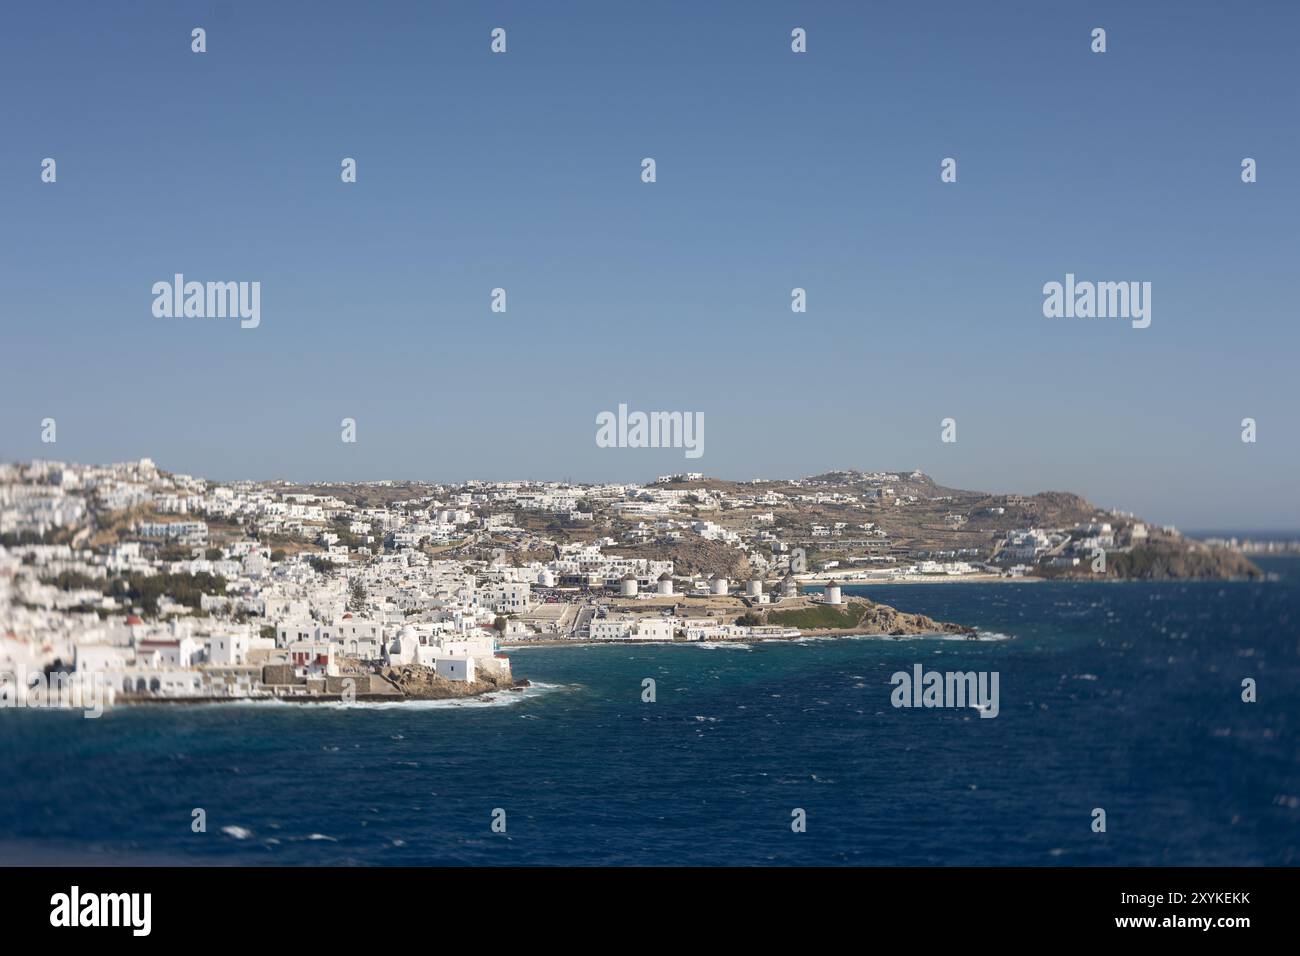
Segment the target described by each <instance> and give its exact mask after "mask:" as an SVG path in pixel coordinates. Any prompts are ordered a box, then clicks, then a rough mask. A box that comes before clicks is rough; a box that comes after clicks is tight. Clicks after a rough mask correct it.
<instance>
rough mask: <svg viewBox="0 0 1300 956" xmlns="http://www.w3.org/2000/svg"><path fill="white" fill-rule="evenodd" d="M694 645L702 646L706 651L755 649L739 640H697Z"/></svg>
mask: <svg viewBox="0 0 1300 956" xmlns="http://www.w3.org/2000/svg"><path fill="white" fill-rule="evenodd" d="M694 646H695V647H702V648H704V649H705V650H706V651H721V650H736V651H752V650H753V649H754V648H753V647H751V646H750V645H749V644H742V643H740V642H739V641H695V642H694Z"/></svg>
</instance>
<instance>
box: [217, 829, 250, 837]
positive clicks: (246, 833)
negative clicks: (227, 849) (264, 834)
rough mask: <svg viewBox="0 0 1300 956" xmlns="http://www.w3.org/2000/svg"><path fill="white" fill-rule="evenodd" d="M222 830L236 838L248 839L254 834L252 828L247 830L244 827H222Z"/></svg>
mask: <svg viewBox="0 0 1300 956" xmlns="http://www.w3.org/2000/svg"><path fill="white" fill-rule="evenodd" d="M221 832H222V833H224V834H225V835H226V836H228V837H233V838H234V839H236V840H247V839H248V838H249V837H251V836H252V835H253V831H252V830H246V829H244V828H243V827H222V828H221Z"/></svg>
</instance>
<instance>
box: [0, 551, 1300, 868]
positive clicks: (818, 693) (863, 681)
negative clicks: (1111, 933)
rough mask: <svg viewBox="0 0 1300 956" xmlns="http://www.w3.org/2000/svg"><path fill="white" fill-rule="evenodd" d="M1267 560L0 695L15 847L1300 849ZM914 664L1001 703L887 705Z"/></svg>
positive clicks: (1282, 659) (3, 769)
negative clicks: (576, 637)
mask: <svg viewBox="0 0 1300 956" xmlns="http://www.w3.org/2000/svg"><path fill="white" fill-rule="evenodd" d="M1260 564H1261V566H1264V567H1265V569H1266V570H1268V571H1269V572H1271V573H1272V574H1273V575H1275V578H1274V579H1273V580H1269V581H1264V582H1260V583H1244V582H1243V583H1152V584H1144V583H1005V584H1002V583H998V584H987V583H980V584H960V583H952V584H921V585H895V586H887V587H868V588H854V589H850V591H851V592H857V593H861V594H865V595H867V596H869V597H870V598H872V599H873V600H877V601H883V602H885V603H888V604H893V605H894V606H896V607H899V608H901V609H905V610H908V611H916V612H921V613H925V614H929V615H931V616H933V617H936V618H939V619H942V620H953V621H959V622H962V623H966V624H971V625H974V626H976V627H978V628H979V629H980V631H981V634H982V637H983V639H982V640H979V641H963V640H953V639H940V638H917V639H907V640H890V639H879V638H858V639H844V638H837V639H826V640H811V639H810V640H804V641H799V642H771V643H756V644H753V645H748V646H745V647H711V646H694V645H674V646H600V647H564V648H533V649H525V650H517V651H515V652H514V653H513V661H514V667H515V671H516V673H517V674H518V675H519V676H523V677H528V678H530V679H531V680H533V681H534V682H535V683H536V685H537V686H536V687H534V688H533V689H530V690H529V691H527V692H526V693H524V694H522V695H521V694H510V695H503V696H502V698H500V699H499V700H497V701H495V702H476V703H469V704H466V703H449V702H438V703H433V704H398V705H374V706H370V705H358V706H354V707H351V708H346V709H345V708H341V707H338V706H331V705H305V706H304V705H291V704H255V705H209V706H197V707H148V708H135V709H130V708H120V709H118V710H116V711H114V712H110V713H108V714H106V715H105V716H104V717H102V718H100V719H98V720H86V719H83V718H82V717H81V716H80V714H79V713H58V712H34V711H3V712H0V862H3V863H91V864H94V863H102V864H112V863H143V864H148V863H158V864H168V863H194V864H361V865H419V864H452V865H456V864H524V865H529V864H637V865H664V864H831V865H837V864H848V865H885V866H897V865H916V864H939V865H944V864H962V865H972V864H973V865H984V864H990V865H991V864H1010V865H1020V864H1026V865H1102V864H1113V865H1175V864H1176V865H1241V864H1291V865H1294V864H1296V863H1297V862H1300V743H1298V740H1300V738H1298V737H1297V730H1300V726H1298V725H1300V559H1294V558H1279V559H1270V560H1263V561H1261V562H1260ZM915 664H921V665H923V667H924V668H925V669H927V670H930V669H935V670H940V671H950V670H952V671H969V670H975V671H996V672H998V674H999V678H1000V690H999V695H1000V706H999V711H1000V712H999V714H998V716H997V717H996V718H994V719H981V718H980V717H979V715H978V712H977V711H975V710H973V709H970V708H929V709H926V708H914V709H904V708H895V707H893V706H892V705H891V703H890V695H891V691H892V690H893V687H892V685H891V684H890V676H891V675H892V674H893V673H894V672H896V671H900V670H903V671H911V669H912V667H913V665H915ZM645 678H652V679H653V680H654V682H655V685H654V686H655V701H654V702H653V703H647V702H643V700H642V694H643V681H644V680H645ZM1245 678H1252V679H1253V680H1254V681H1255V682H1256V687H1257V695H1258V699H1257V701H1256V702H1254V703H1246V702H1243V700H1242V681H1243V679H1245ZM1098 808H1100V809H1103V810H1104V811H1105V819H1106V829H1105V832H1094V829H1093V821H1094V810H1095V809H1098ZM196 810H201V811H202V819H203V820H204V822H205V829H204V831H203V832H195V825H194V823H193V821H195V820H196V815H195V811H196ZM796 811H803V813H802V817H803V818H804V819H805V820H806V830H805V832H795V831H794V829H793V828H792V821H793V820H794V819H795V815H796ZM494 819H496V820H498V821H500V820H504V825H505V832H503V833H502V832H494V831H493V829H492V823H493V820H494Z"/></svg>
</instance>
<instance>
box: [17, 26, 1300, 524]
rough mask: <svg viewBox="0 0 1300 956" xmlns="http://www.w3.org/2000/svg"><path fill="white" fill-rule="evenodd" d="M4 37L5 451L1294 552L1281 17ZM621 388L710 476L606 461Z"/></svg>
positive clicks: (1291, 202)
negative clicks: (952, 427)
mask: <svg viewBox="0 0 1300 956" xmlns="http://www.w3.org/2000/svg"><path fill="white" fill-rule="evenodd" d="M3 16H4V28H3V30H0V88H3V90H4V91H5V92H4V94H3V95H2V96H0V129H2V130H3V135H0V208H2V209H3V214H2V215H0V237H2V239H3V248H4V255H3V257H0V290H2V291H3V297H2V298H0V323H2V325H0V345H2V346H3V353H4V360H3V375H0V458H3V459H5V460H14V459H28V458H32V457H44V458H58V459H64V460H73V461H110V460H122V459H126V458H134V457H140V456H143V455H148V456H151V457H153V458H154V459H155V460H156V461H157V462H158V463H159V464H160V465H161V466H162V467H165V468H169V469H173V470H177V471H186V472H190V473H196V474H203V475H206V476H209V477H213V478H222V479H226V478H238V477H254V478H273V477H287V478H293V479H298V480H309V479H364V478H383V477H393V478H426V479H431V480H454V479H463V478H469V477H480V478H506V477H523V478H571V479H574V480H586V481H594V480H646V479H648V478H651V477H653V476H654V475H656V474H659V473H662V472H665V471H670V470H683V469H686V468H690V469H692V470H703V471H705V472H707V473H709V474H712V475H718V476H722V477H729V478H748V477H776V476H790V475H801V474H812V473H815V472H818V471H823V470H826V469H830V468H837V467H860V468H866V469H911V468H922V469H924V470H925V471H927V472H928V473H930V474H932V475H933V476H934V477H935V478H936V479H937V480H939V481H940V482H942V483H945V484H948V485H951V486H955V487H967V488H982V489H987V490H993V491H1018V492H1031V491H1037V490H1044V489H1055V490H1072V491H1077V492H1080V493H1082V494H1084V495H1086V496H1088V497H1089V498H1091V499H1093V500H1094V501H1096V502H1098V503H1100V504H1103V505H1106V506H1112V507H1122V508H1126V509H1131V510H1134V511H1136V512H1138V513H1140V514H1142V515H1144V516H1146V517H1148V518H1150V519H1152V520H1157V521H1162V522H1176V523H1178V524H1180V525H1182V526H1187V527H1198V526H1199V527H1207V526H1208V527H1238V528H1264V527H1287V528H1296V527H1300V498H1298V497H1297V495H1296V491H1295V488H1296V481H1295V478H1296V475H1297V474H1300V443H1298V442H1297V441H1296V437H1297V436H1296V417H1297V413H1300V401H1298V400H1297V397H1296V396H1297V391H1296V387H1295V382H1294V376H1295V368H1296V356H1297V353H1298V352H1300V349H1298V348H1297V345H1300V331H1297V325H1296V314H1295V301H1296V294H1295V281H1296V277H1297V275H1300V269H1297V252H1300V240H1298V239H1297V211H1298V205H1300V204H1298V203H1297V199H1298V198H1300V196H1298V194H1300V186H1297V182H1298V179H1300V177H1298V174H1300V170H1298V169H1297V164H1298V163H1300V142H1298V140H1300V135H1298V134H1297V129H1298V127H1297V124H1296V122H1295V118H1296V117H1297V116H1300V108H1298V107H1300V103H1298V102H1297V100H1298V99H1300V83H1297V80H1300V66H1297V58H1296V56H1295V37H1296V35H1297V31H1298V30H1300V6H1298V5H1296V4H1293V3H1281V2H1277V3H1255V4H1248V5H1246V4H1243V5H1234V4H1227V3H1187V2H1179V3H1175V2H1166V3H1144V4H1132V3H1065V2H1024V3H991V4H971V3H966V2H951V3H926V2H917V3H906V4H902V3H900V4H888V5H887V4H883V3H870V4H868V3H849V2H845V3H770V2H750V3H743V4H742V3H711V4H699V3H659V4H636V3H630V2H591V3H585V2H584V3H579V2H572V3H566V2H554V3H546V4H538V3H491V2H475V3H470V2H446V3H420V4H415V3H395V2H394V3H377V4H342V3H332V2H315V3H307V2H302V3H290V2H276V3H252V2H225V3H220V2H219V3H197V2H194V3H186V2H180V3H176V2H165V3H164V2H140V3H132V4H103V3H50V4H43V5H41V6H39V7H37V6H35V5H23V6H21V7H17V6H15V7H12V8H9V9H7V10H6V11H5V13H4V14H3ZM195 26H202V27H204V28H205V29H206V30H207V32H208V38H207V39H208V52H206V53H205V54H201V55H200V54H194V53H192V52H191V51H190V30H191V29H192V28H193V27H195ZM497 26H501V27H504V28H505V29H506V30H507V31H508V52H507V53H506V54H505V55H493V54H491V53H490V52H489V33H490V31H491V29H492V28H493V27H497ZM795 26H802V27H804V28H806V29H807V30H808V36H809V41H808V46H809V52H808V53H807V54H806V55H795V54H793V53H791V52H790V45H789V44H790V40H789V36H790V30H791V29H792V28H793V27H795ZM1096 26H1101V27H1104V28H1105V29H1106V30H1107V43H1108V50H1107V52H1106V53H1105V54H1094V53H1092V52H1090V49H1089V34H1090V31H1091V30H1092V28H1093V27H1096ZM345 156H351V157H355V158H356V160H357V162H358V173H359V175H358V179H359V181H358V182H357V183H356V184H343V183H342V182H341V181H340V177H339V164H340V161H341V159H342V158H343V157H345ZM646 156H651V157H654V158H655V160H656V162H657V166H658V181H657V182H656V183H654V184H645V183H642V182H641V179H640V163H641V159H642V158H643V157H646ZM948 156H951V157H955V158H956V159H957V161H958V181H957V182H956V183H954V184H943V183H941V182H940V181H939V164H940V161H941V160H942V159H943V158H944V157H948ZM1246 156H1250V157H1253V158H1255V159H1256V160H1257V162H1258V168H1259V181H1258V182H1257V183H1254V184H1251V185H1245V184H1243V183H1242V182H1241V180H1240V163H1241V160H1242V158H1243V157H1246ZM44 157H53V158H55V159H56V160H57V162H58V181H57V183H54V184H46V183H42V182H41V181H40V163H41V160H42V159H43V158H44ZM176 272H181V273H184V274H185V275H186V277H187V278H188V279H198V280H221V281H225V280H245V281H253V280H257V281H260V282H261V284H262V316H261V326H260V327H259V328H257V329H250V330H243V329H240V328H239V327H238V323H237V322H235V321H230V320H204V319H160V318H155V317H154V315H153V314H152V310H151V306H152V302H153V297H152V295H151V293H150V289H151V287H152V285H153V283H154V282H156V281H160V280H169V279H170V278H171V276H172V275H173V274H174V273H176ZM1067 272H1073V273H1075V274H1076V275H1078V276H1079V278H1080V279H1093V280H1098V281H1100V280H1117V281H1118V280H1139V281H1150V282H1151V283H1152V289H1153V291H1152V300H1153V301H1152V305H1153V315H1152V323H1151V327H1150V328H1147V329H1142V330H1136V329H1132V328H1130V327H1129V324H1128V323H1127V322H1124V321H1120V320H1111V319H1092V320H1084V319H1047V318H1045V317H1044V316H1043V314H1042V302H1043V295H1042V286H1043V284H1044V283H1045V282H1049V281H1053V280H1055V281H1061V280H1062V279H1063V278H1064V276H1065V274H1066V273H1067ZM498 286H500V287H504V288H506V289H507V293H508V302H509V308H508V311H507V312H506V313H505V314H494V313H492V312H491V311H490V310H489V295H490V290H491V289H492V288H494V287H498ZM795 286H800V287H803V288H805V289H807V292H808V302H809V310H808V312H807V313H806V314H802V315H797V314H793V313H792V312H791V311H790V290H791V288H793V287H795ZM619 403H626V404H627V405H629V406H630V407H631V408H632V409H641V410H645V411H651V410H683V411H700V412H703V413H704V416H705V421H706V428H705V454H704V457H703V458H701V459H699V460H697V461H688V460H686V459H685V458H684V457H683V454H682V452H681V451H680V450H650V449H609V448H600V447H597V445H596V443H595V431H596V427H595V417H596V415H597V414H598V413H599V412H601V411H603V410H613V409H616V408H617V406H618V404H619ZM1248 416H1249V417H1253V418H1255V419H1256V420H1257V422H1258V430H1259V432H1258V441H1257V442H1256V443H1255V444H1244V443H1243V442H1242V441H1241V440H1240V431H1241V428H1240V422H1241V420H1242V419H1243V418H1244V417H1248ZM46 417H52V418H54V419H55V420H56V421H57V423H58V441H57V444H56V445H53V446H51V445H47V444H42V443H41V441H40V422H41V419H43V418H46ZM344 417H352V418H355V419H356V421H357V433H358V441H357V442H356V443H355V444H345V443H343V442H341V441H340V437H339V436H340V424H339V423H340V421H341V419H343V418H344ZM945 417H952V418H955V419H956V421H957V437H958V440H957V442H956V443H955V444H944V443H942V442H941V441H940V421H941V420H942V419H943V418H945Z"/></svg>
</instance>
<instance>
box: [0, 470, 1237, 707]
mask: <svg viewBox="0 0 1300 956" xmlns="http://www.w3.org/2000/svg"><path fill="white" fill-rule="evenodd" d="M1255 573H1257V571H1256V569H1254V566H1253V565H1251V564H1250V562H1249V561H1247V560H1246V559H1245V558H1244V557H1242V556H1241V555H1240V553H1239V552H1238V551H1235V550H1232V549H1229V548H1225V547H1212V546H1210V545H1206V544H1202V543H1198V542H1191V541H1189V540H1187V539H1184V538H1183V537H1182V536H1181V535H1179V534H1178V532H1177V531H1176V530H1175V529H1172V528H1154V527H1149V526H1148V525H1146V524H1144V523H1142V522H1140V521H1137V520H1136V519H1135V518H1133V517H1132V516H1131V515H1125V514H1121V513H1118V512H1103V511H1099V510H1098V509H1096V508H1094V507H1093V506H1091V505H1089V504H1088V503H1087V502H1085V501H1083V499H1080V498H1078V497H1077V496H1073V495H1061V494H1050V493H1049V494H1046V495H1038V496H1030V497H1023V496H1014V495H1001V496H990V495H983V494H980V493H974V492H957V491H954V490H951V489H944V488H941V487H940V486H938V485H935V484H934V483H933V482H932V481H931V480H930V479H929V478H928V477H927V476H925V475H923V474H921V473H920V472H910V473H885V472H878V473H866V472H836V473H831V474H827V475H822V476H817V477H815V478H806V479H794V480H781V481H751V482H727V481H720V480H714V479H708V478H706V477H705V476H704V475H703V474H699V473H685V474H678V475H664V476H660V477H658V478H657V479H655V480H654V481H652V482H649V483H647V484H644V485H638V484H584V485H579V484H569V483H565V482H544V481H504V482H502V481H498V482H488V481H468V482H464V483H460V484H435V483H421V482H398V481H376V482H358V483H350V484H332V485H298V484H293V483H290V482H285V481H271V482H255V481H236V482H213V481H207V480H204V479H202V478H198V477H194V476H190V475H184V474H177V473H171V472H167V471H165V470H162V469H160V468H158V467H157V466H156V465H155V464H154V463H153V462H152V461H151V460H149V459H147V458H146V459H141V460H139V461H133V462H126V463H120V464H112V465H103V466H87V465H75V464H68V463H63V462H53V461H33V462H30V463H26V464H6V465H0V703H13V702H15V701H20V702H22V703H25V704H36V705H40V704H48V705H51V706H53V705H58V704H60V703H63V704H67V703H68V702H70V701H71V702H75V701H76V700H80V699H86V698H89V697H90V696H95V699H96V700H101V699H107V701H108V702H109V703H114V702H116V703H145V702H159V701H175V700H181V701H223V700H250V699H261V698H267V699H282V700H286V701H344V702H348V701H372V700H379V701H382V700H400V699H405V698H412V697H414V698H442V697H460V696H469V695H477V694H491V693H499V692H500V693H507V692H511V691H517V690H518V689H519V688H520V687H521V686H524V685H526V681H524V680H522V679H517V678H516V677H515V675H514V674H513V673H512V668H511V661H510V658H509V657H508V656H507V653H506V651H507V649H509V648H510V647H512V646H518V645H523V644H529V643H562V642H573V641H576V642H581V641H587V642H616V641H698V642H710V641H744V640H764V639H782V638H791V637H798V636H801V635H806V634H826V633H879V634H888V635H895V636H897V635H902V634H912V633H924V632H928V631H954V632H960V633H970V629H968V628H963V627H960V626H958V625H953V624H945V623H941V622H935V621H932V620H930V619H929V618H925V617H924V616H921V615H909V614H906V613H903V612H898V611H895V610H894V609H893V608H890V607H888V606H886V605H881V604H876V603H874V602H872V601H870V600H867V599H865V598H854V597H852V596H849V595H846V594H845V593H844V592H843V590H842V588H843V587H844V586H847V585H853V584H857V585H872V584H887V583H906V582H911V581H936V580H942V581H962V580H966V581H973V580H995V579H1002V578H1007V577H1013V578H1021V579H1032V578H1035V577H1060V576H1066V577H1074V576H1083V575H1085V574H1086V575H1091V576H1094V577H1095V576H1099V575H1100V576H1101V577H1116V576H1121V577H1122V576H1145V577H1162V576H1163V577H1178V576H1196V577H1231V576H1250V575H1252V574H1255Z"/></svg>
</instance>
